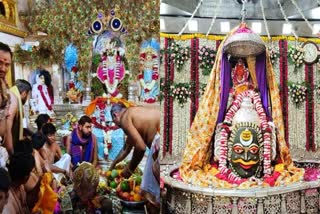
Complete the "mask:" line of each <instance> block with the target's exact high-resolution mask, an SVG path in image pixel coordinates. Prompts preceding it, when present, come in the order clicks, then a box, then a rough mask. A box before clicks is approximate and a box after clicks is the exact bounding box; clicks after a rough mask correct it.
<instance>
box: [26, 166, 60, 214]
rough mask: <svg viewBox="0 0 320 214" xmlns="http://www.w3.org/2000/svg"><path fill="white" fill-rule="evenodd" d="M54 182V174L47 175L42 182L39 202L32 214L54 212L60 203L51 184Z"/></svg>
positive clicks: (49, 213)
mask: <svg viewBox="0 0 320 214" xmlns="http://www.w3.org/2000/svg"><path fill="white" fill-rule="evenodd" d="M52 180H53V175H52V173H49V172H47V173H45V174H44V175H43V177H42V180H41V186H40V191H39V200H38V202H37V203H36V205H35V206H34V207H33V209H32V212H33V213H34V212H39V211H41V213H42V214H51V213H53V211H54V208H55V206H56V203H57V201H58V194H57V193H55V192H54V191H53V189H52V188H51V185H50V184H51V182H52Z"/></svg>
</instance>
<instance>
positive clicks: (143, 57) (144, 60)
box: [138, 39, 160, 103]
mask: <svg viewBox="0 0 320 214" xmlns="http://www.w3.org/2000/svg"><path fill="white" fill-rule="evenodd" d="M159 50H160V46H159V43H158V42H157V40H155V39H151V40H149V41H146V42H144V43H143V44H142V46H141V51H140V63H141V70H142V73H141V74H140V75H139V76H138V78H139V81H140V84H141V100H143V101H144V102H146V103H154V102H156V101H157V98H158V95H159V86H158V79H159V73H158V69H159Z"/></svg>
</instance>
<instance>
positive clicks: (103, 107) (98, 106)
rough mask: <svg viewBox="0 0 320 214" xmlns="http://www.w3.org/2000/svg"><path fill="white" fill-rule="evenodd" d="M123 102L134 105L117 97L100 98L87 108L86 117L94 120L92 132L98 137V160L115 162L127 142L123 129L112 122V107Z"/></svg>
mask: <svg viewBox="0 0 320 214" xmlns="http://www.w3.org/2000/svg"><path fill="white" fill-rule="evenodd" d="M118 102H121V103H123V104H124V105H126V106H131V105H132V104H131V103H130V102H128V101H126V100H124V99H118V98H115V97H98V98H96V99H95V100H94V101H92V102H91V103H90V104H89V105H88V107H87V108H86V111H85V113H86V115H89V116H90V117H91V119H92V124H93V130H92V132H93V133H94V134H95V136H96V137H97V147H98V160H99V161H104V160H108V159H109V160H114V159H115V158H116V157H117V155H118V153H119V152H120V150H121V149H122V147H123V145H124V141H125V135H124V132H123V130H122V129H121V128H119V127H118V126H116V125H115V124H114V123H113V122H112V117H111V113H110V110H111V107H112V105H113V104H115V103H118Z"/></svg>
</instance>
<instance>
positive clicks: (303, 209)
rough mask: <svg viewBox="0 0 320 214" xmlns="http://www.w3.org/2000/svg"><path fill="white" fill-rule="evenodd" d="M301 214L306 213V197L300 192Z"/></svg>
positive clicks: (302, 191) (303, 192)
mask: <svg viewBox="0 0 320 214" xmlns="http://www.w3.org/2000/svg"><path fill="white" fill-rule="evenodd" d="M300 194H301V213H306V195H305V191H304V190H301V192H300Z"/></svg>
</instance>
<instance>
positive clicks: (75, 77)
mask: <svg viewBox="0 0 320 214" xmlns="http://www.w3.org/2000/svg"><path fill="white" fill-rule="evenodd" d="M68 86H69V90H68V91H67V97H68V98H69V99H70V100H71V101H72V102H79V101H81V99H82V96H83V94H82V93H83V91H84V88H83V85H82V82H81V81H80V80H79V73H78V68H77V67H76V66H73V67H72V69H71V72H70V80H69V84H68Z"/></svg>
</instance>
